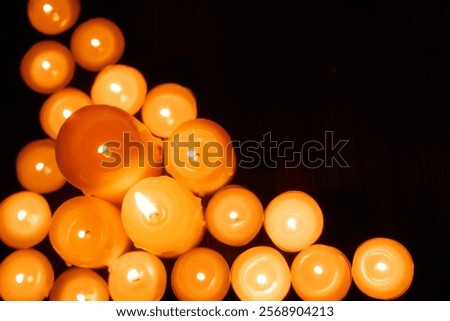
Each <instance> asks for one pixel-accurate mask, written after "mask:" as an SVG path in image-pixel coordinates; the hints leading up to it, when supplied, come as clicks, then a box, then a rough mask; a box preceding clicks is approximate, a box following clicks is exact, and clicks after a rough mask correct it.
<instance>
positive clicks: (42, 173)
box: [16, 138, 67, 194]
mask: <svg viewBox="0 0 450 321" xmlns="http://www.w3.org/2000/svg"><path fill="white" fill-rule="evenodd" d="M16 174H17V179H18V180H19V182H20V184H21V185H22V186H23V188H25V189H26V190H29V191H32V192H36V193H40V194H43V193H50V192H54V191H57V190H59V189H60V188H61V187H63V186H64V184H66V182H67V180H66V178H65V177H64V175H63V174H62V173H61V171H60V170H59V167H58V164H57V162H56V156H55V141H54V140H53V139H51V138H43V139H37V140H33V141H30V142H29V143H27V144H26V145H25V146H23V147H22V148H21V149H20V151H19V153H18V155H17V158H16Z"/></svg>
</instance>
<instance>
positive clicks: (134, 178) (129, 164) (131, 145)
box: [55, 105, 163, 204]
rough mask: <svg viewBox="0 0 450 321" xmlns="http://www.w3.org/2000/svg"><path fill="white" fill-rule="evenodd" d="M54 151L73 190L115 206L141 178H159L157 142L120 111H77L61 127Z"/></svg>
mask: <svg viewBox="0 0 450 321" xmlns="http://www.w3.org/2000/svg"><path fill="white" fill-rule="evenodd" d="M55 147H56V160H57V163H58V167H59V168H60V170H61V172H62V173H63V175H64V176H65V177H66V178H67V180H68V181H69V182H70V183H71V184H72V185H74V186H76V187H77V188H79V189H80V190H82V191H83V192H84V194H85V195H92V196H97V197H100V198H102V199H105V200H107V201H110V202H113V203H115V204H120V203H121V202H122V199H123V197H124V196H125V193H126V192H127V191H128V189H129V188H130V187H131V186H132V185H133V184H135V183H136V182H138V181H139V180H141V179H142V178H144V177H148V176H159V175H160V174H161V173H162V168H163V166H162V152H161V144H160V142H159V141H158V140H157V139H156V138H155V137H154V136H153V135H152V134H151V133H150V130H149V129H148V128H147V127H146V126H145V125H144V124H143V123H141V122H140V121H139V120H138V119H137V118H135V117H134V116H132V115H130V114H129V113H127V112H126V111H124V110H123V109H120V108H118V107H113V106H108V105H90V106H85V107H83V108H81V109H79V110H77V111H75V112H74V113H73V114H72V116H70V117H69V118H68V119H67V120H66V121H65V122H64V124H63V125H62V126H61V129H60V131H59V134H58V137H57V139H56V146H55Z"/></svg>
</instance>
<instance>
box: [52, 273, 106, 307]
mask: <svg viewBox="0 0 450 321" xmlns="http://www.w3.org/2000/svg"><path fill="white" fill-rule="evenodd" d="M48 297H49V300H50V301H109V299H110V296H109V288H108V283H107V282H106V280H105V279H104V278H103V277H101V276H100V274H98V273H97V272H96V271H95V270H91V269H87V268H80V267H75V266H74V267H70V268H68V269H67V270H65V271H63V272H62V273H61V274H60V275H59V276H58V277H57V278H56V280H55V283H54V285H53V287H52V290H51V291H50V294H49V296H48Z"/></svg>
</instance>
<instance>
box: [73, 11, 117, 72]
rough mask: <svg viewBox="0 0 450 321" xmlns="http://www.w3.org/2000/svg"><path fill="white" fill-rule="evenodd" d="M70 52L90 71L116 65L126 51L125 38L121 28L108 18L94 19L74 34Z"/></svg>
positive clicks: (81, 25)
mask: <svg viewBox="0 0 450 321" xmlns="http://www.w3.org/2000/svg"><path fill="white" fill-rule="evenodd" d="M70 50H71V51H72V53H73V57H74V58H75V61H76V62H77V63H78V65H80V66H81V67H82V68H84V69H86V70H89V71H100V70H101V69H103V68H104V67H106V66H108V65H112V64H115V63H116V62H118V61H119V59H120V58H121V57H122V55H123V52H124V50H125V37H124V35H123V33H122V30H121V29H120V28H119V26H118V25H117V24H116V23H114V22H113V21H111V20H110V19H106V18H100V17H99V18H92V19H89V20H87V21H84V22H83V23H81V24H79V25H78V26H77V27H76V28H75V30H74V31H73V33H72V36H71V39H70Z"/></svg>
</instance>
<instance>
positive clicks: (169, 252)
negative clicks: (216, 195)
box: [122, 175, 205, 258]
mask: <svg viewBox="0 0 450 321" xmlns="http://www.w3.org/2000/svg"><path fill="white" fill-rule="evenodd" d="M122 223H123V227H124V228H125V231H126V233H127V234H128V236H129V237H130V239H131V240H132V241H133V242H134V245H135V246H136V247H137V248H140V249H144V250H146V251H148V252H150V253H152V254H155V255H158V256H160V257H168V258H170V257H177V256H179V255H181V254H183V253H185V252H187V251H188V250H190V249H191V248H193V247H194V246H197V245H198V243H200V241H201V239H202V237H203V235H204V230H205V222H204V217H203V211H202V205H201V199H200V198H199V197H196V196H195V195H194V194H192V192H191V191H189V190H188V189H187V188H186V187H185V186H184V185H183V184H181V183H180V182H178V181H176V180H175V179H173V178H172V177H169V176H165V175H163V176H157V177H148V178H144V179H142V180H141V181H139V182H138V183H136V184H135V185H133V186H132V187H131V188H130V189H129V190H128V192H127V193H126V195H125V197H124V199H123V203H122Z"/></svg>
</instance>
